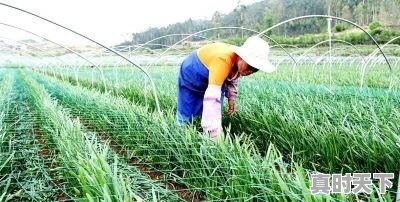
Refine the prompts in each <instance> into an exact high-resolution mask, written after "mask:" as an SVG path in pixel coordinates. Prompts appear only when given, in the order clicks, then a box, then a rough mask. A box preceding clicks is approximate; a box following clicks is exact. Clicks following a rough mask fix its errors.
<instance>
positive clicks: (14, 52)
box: [6, 47, 41, 61]
mask: <svg viewBox="0 0 400 202" xmlns="http://www.w3.org/2000/svg"><path fill="white" fill-rule="evenodd" d="M6 48H7V47H6ZM7 49H8V50H11V51H12V52H13V54H16V53H21V52H18V51H16V50H13V49H10V48H7ZM25 52H28V53H30V54H32V55H35V56H37V57H39V58H41V56H39V55H37V54H36V53H34V52H32V51H28V50H25ZM32 55H28V54H26V53H25V54H23V55H22V56H28V57H30V58H31V59H33V61H35V60H36V59H37V58H35V57H33V56H32Z"/></svg>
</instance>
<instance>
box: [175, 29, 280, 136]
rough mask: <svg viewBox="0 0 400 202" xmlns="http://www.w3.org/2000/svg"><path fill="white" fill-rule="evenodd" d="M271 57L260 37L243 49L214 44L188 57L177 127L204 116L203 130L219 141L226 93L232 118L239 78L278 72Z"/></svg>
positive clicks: (180, 89) (180, 84) (182, 71)
mask: <svg viewBox="0 0 400 202" xmlns="http://www.w3.org/2000/svg"><path fill="white" fill-rule="evenodd" d="M268 54H269V46H268V43H267V42H266V41H264V40H263V39H261V38H259V37H258V36H252V37H250V38H248V39H247V40H246V41H245V43H244V44H243V45H242V46H240V47H237V46H233V45H229V44H225V43H211V44H207V45H205V46H203V47H201V48H199V49H198V50H197V51H193V52H192V53H191V54H189V56H187V57H186V59H185V60H184V61H183V62H182V65H181V68H180V71H179V78H178V106H177V113H176V118H177V121H178V124H179V125H185V124H188V123H190V122H192V119H193V117H195V116H201V126H202V127H203V130H204V131H205V132H207V133H209V135H210V137H211V138H212V139H216V138H217V137H218V136H219V135H220V134H222V132H223V131H222V124H221V108H222V105H223V96H224V94H225V96H226V97H227V98H228V104H229V108H228V114H229V115H232V114H234V113H235V112H236V109H237V107H236V104H235V102H236V98H237V94H238V91H237V86H238V80H239V77H241V76H248V75H250V74H253V73H254V72H257V71H258V70H261V71H264V72H273V71H274V70H275V67H274V66H273V65H272V64H271V62H270V61H269V59H268Z"/></svg>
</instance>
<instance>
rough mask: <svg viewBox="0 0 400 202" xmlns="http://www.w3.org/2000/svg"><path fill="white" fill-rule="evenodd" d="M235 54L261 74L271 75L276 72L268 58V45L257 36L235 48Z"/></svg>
mask: <svg viewBox="0 0 400 202" xmlns="http://www.w3.org/2000/svg"><path fill="white" fill-rule="evenodd" d="M235 53H236V54H238V55H239V56H240V57H241V58H242V59H243V60H244V61H245V62H246V63H247V64H249V65H251V66H252V67H254V68H257V69H259V70H261V71H263V72H267V73H271V72H273V71H275V70H276V67H275V66H274V65H273V64H272V63H271V62H270V61H269V58H268V54H269V45H268V43H267V42H266V41H264V40H263V39H261V38H260V37H258V36H252V37H249V38H248V39H247V40H246V41H245V42H244V44H243V45H242V46H240V47H236V48H235Z"/></svg>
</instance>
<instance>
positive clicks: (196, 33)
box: [159, 27, 297, 65]
mask: <svg viewBox="0 0 400 202" xmlns="http://www.w3.org/2000/svg"><path fill="white" fill-rule="evenodd" d="M220 29H241V30H246V31H251V32H254V33H257V34H258V36H259V35H261V34H262V33H260V32H258V31H256V30H252V29H248V28H244V27H213V28H208V29H205V30H201V31H198V32H195V33H193V34H189V35H188V36H187V37H184V38H183V39H181V40H180V41H178V42H176V43H175V44H173V45H171V46H170V47H169V48H167V49H166V50H165V51H164V52H162V53H161V54H160V55H161V56H162V55H164V54H165V53H166V52H168V51H169V50H170V49H171V48H172V47H174V46H176V45H178V44H180V43H182V42H183V41H185V40H187V39H188V38H190V37H192V36H197V35H198V34H201V33H204V32H208V31H212V30H220ZM166 36H169V35H166ZM263 36H265V37H266V38H268V39H269V40H271V41H272V42H274V43H276V44H279V43H278V42H276V41H275V40H273V39H271V38H270V37H269V36H267V35H266V34H263ZM159 38H160V37H159ZM279 46H280V44H279ZM280 47H281V48H282V49H283V50H284V51H285V53H286V54H288V55H289V57H290V58H292V60H293V61H294V62H295V64H296V65H297V62H296V60H295V59H294V58H293V57H292V55H291V54H290V53H289V52H287V51H286V49H285V48H283V47H282V46H280Z"/></svg>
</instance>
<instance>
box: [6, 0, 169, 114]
mask: <svg viewBox="0 0 400 202" xmlns="http://www.w3.org/2000/svg"><path fill="white" fill-rule="evenodd" d="M0 5H2V6H6V7H9V8H12V9H15V10H18V11H21V12H24V13H27V14H29V15H32V16H34V17H36V18H40V19H42V20H44V21H47V22H49V23H51V24H54V25H56V26H58V27H61V28H63V29H65V30H68V31H70V32H72V33H74V34H76V35H78V36H80V37H83V38H85V39H87V40H89V41H91V42H93V43H95V44H97V45H99V46H101V47H103V48H105V49H107V50H109V51H111V52H113V53H114V54H116V55H118V56H120V57H121V58H123V59H124V60H126V61H128V62H129V63H131V64H132V65H134V66H136V67H138V68H139V69H140V70H142V71H143V73H144V74H145V75H146V76H147V77H148V78H149V79H150V81H151V85H152V90H153V94H154V99H155V101H156V108H157V111H158V112H159V114H160V115H162V112H161V109H160V104H159V100H158V97H157V91H156V87H155V84H154V81H153V79H152V78H151V76H150V74H149V73H148V72H147V71H146V70H145V69H143V68H142V67H141V66H140V65H138V64H136V63H135V62H133V61H131V60H130V59H128V58H127V57H125V56H123V55H122V54H120V53H118V52H117V51H116V50H114V49H112V48H110V47H107V46H105V45H103V44H102V43H100V42H97V41H95V40H93V39H91V38H89V37H87V36H85V35H83V34H81V33H79V32H77V31H74V30H72V29H70V28H68V27H66V26H63V25H61V24H58V23H56V22H54V21H52V20H49V19H47V18H44V17H41V16H39V15H37V14H35V13H32V12H29V11H27V10H24V9H21V8H17V7H15V6H12V5H9V4H6V3H1V2H0Z"/></svg>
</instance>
